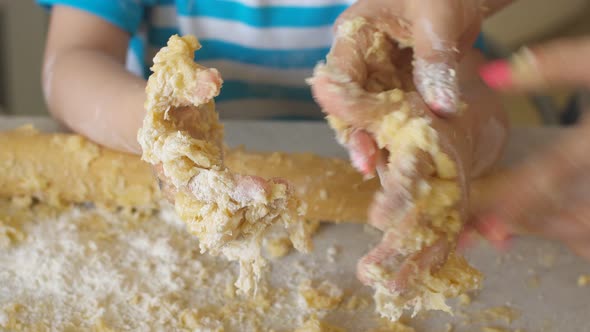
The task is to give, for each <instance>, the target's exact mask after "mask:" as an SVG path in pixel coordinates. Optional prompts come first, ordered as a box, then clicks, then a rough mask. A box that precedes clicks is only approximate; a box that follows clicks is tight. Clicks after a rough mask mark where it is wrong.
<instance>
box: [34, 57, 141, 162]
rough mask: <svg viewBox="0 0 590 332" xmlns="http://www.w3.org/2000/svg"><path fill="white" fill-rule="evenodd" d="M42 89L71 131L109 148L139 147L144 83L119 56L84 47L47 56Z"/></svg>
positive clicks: (131, 148) (57, 115)
mask: <svg viewBox="0 0 590 332" xmlns="http://www.w3.org/2000/svg"><path fill="white" fill-rule="evenodd" d="M43 88H44V92H45V97H46V100H47V103H48V105H49V109H50V111H51V113H52V114H53V115H54V116H55V117H57V118H58V119H59V120H61V121H62V122H64V123H65V124H66V125H67V126H68V127H70V128H71V129H72V130H74V131H76V132H78V133H80V134H82V135H84V136H87V137H88V138H90V139H91V140H93V141H95V142H97V143H99V144H102V145H105V146H107V147H110V148H114V149H117V150H122V151H126V152H133V153H139V152H140V151H141V150H140V148H139V144H138V143H137V139H136V135H137V130H138V129H139V127H140V126H141V121H142V119H143V115H144V110H143V102H144V88H145V81H144V80H142V79H140V78H138V77H136V76H134V75H133V74H131V73H129V72H127V71H126V70H125V67H124V64H123V63H121V62H120V61H118V60H117V59H114V58H113V57H111V56H109V55H106V54H103V53H100V52H96V51H95V50H92V49H85V48H82V47H81V48H73V49H71V50H67V51H61V52H59V53H57V54H49V55H48V57H47V59H46V61H45V66H44V70H43Z"/></svg>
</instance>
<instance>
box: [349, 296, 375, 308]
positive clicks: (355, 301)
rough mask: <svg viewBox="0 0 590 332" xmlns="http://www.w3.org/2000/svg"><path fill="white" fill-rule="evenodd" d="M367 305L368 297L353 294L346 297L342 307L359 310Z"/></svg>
mask: <svg viewBox="0 0 590 332" xmlns="http://www.w3.org/2000/svg"><path fill="white" fill-rule="evenodd" d="M368 305H369V301H368V299H366V298H363V297H359V296H356V295H353V296H351V297H350V298H349V299H348V301H347V302H346V304H345V305H344V308H345V309H346V310H348V311H359V310H363V309H365V308H366V307H367V306H368Z"/></svg>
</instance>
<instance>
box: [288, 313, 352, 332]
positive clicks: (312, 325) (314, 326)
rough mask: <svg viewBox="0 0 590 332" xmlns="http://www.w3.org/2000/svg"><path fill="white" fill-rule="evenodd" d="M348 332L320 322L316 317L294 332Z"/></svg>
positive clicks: (312, 317)
mask: <svg viewBox="0 0 590 332" xmlns="http://www.w3.org/2000/svg"><path fill="white" fill-rule="evenodd" d="M345 331H346V330H344V329H342V328H340V327H337V326H334V325H330V324H328V323H326V322H323V321H320V320H319V319H318V318H317V317H316V316H315V315H314V316H311V317H310V318H309V319H308V320H306V321H305V322H304V323H303V325H301V326H300V327H299V328H297V329H296V330H295V331H294V332H345Z"/></svg>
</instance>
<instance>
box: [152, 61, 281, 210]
mask: <svg viewBox="0 0 590 332" xmlns="http://www.w3.org/2000/svg"><path fill="white" fill-rule="evenodd" d="M222 82H223V80H222V79H221V76H220V74H219V72H218V71H217V70H216V69H213V68H207V69H205V68H203V69H201V70H199V72H198V73H197V75H196V82H195V86H196V89H194V91H193V93H194V95H193V96H191V97H190V98H189V99H190V100H187V101H184V102H183V101H181V102H180V104H181V105H184V106H180V107H171V108H170V110H169V111H168V117H169V118H170V119H173V121H174V123H175V125H176V126H177V128H178V129H179V130H184V131H186V132H188V133H189V134H190V136H191V137H192V138H194V139H199V140H201V139H202V140H206V141H208V142H210V143H212V144H213V145H214V146H215V149H216V150H217V151H219V153H220V158H223V149H224V147H223V141H222V138H221V136H216V135H212V134H211V133H212V132H213V131H208V130H204V129H208V128H209V127H210V125H212V124H213V123H212V121H213V119H212V118H211V117H214V116H216V115H215V114H214V113H211V112H203V111H202V110H201V111H200V110H199V107H201V106H203V107H206V106H207V104H208V103H210V102H211V101H212V100H213V98H214V97H216V96H217V95H218V94H219V92H220V90H221V85H222ZM191 103H192V104H191ZM215 121H216V120H215ZM221 160H222V159H221ZM153 169H154V173H155V174H156V176H157V177H158V184H159V186H160V189H161V190H162V192H163V193H164V196H165V197H166V198H167V199H168V200H169V201H171V202H174V195H175V194H176V192H177V191H178V189H179V188H176V187H175V186H174V185H173V184H172V183H171V182H170V178H169V177H167V176H166V175H165V172H164V169H163V167H162V164H161V163H160V164H157V165H154V166H153ZM229 176H231V178H232V181H231V183H230V184H229V185H230V187H231V188H228V190H227V191H228V192H229V196H230V198H231V199H232V200H234V201H236V202H243V203H244V204H251V203H254V202H255V201H256V197H257V196H258V197H266V196H267V195H268V193H269V190H271V188H270V186H269V185H268V182H267V181H266V180H264V179H263V178H261V177H257V176H250V175H242V174H233V173H230V174H229ZM202 180H203V178H202V177H194V178H192V179H191V180H190V181H189V182H188V184H187V185H186V186H185V187H183V188H180V189H183V190H186V191H189V192H191V193H192V194H193V195H194V196H196V197H199V200H201V201H206V202H215V201H216V199H218V197H216V194H217V193H215V192H210V191H207V190H204V186H206V185H207V183H206V181H202ZM270 181H271V182H272V183H283V184H285V185H286V186H287V185H288V184H287V183H286V182H285V181H283V180H281V179H271V180H270ZM225 184H226V185H228V183H225ZM205 193H207V195H205Z"/></svg>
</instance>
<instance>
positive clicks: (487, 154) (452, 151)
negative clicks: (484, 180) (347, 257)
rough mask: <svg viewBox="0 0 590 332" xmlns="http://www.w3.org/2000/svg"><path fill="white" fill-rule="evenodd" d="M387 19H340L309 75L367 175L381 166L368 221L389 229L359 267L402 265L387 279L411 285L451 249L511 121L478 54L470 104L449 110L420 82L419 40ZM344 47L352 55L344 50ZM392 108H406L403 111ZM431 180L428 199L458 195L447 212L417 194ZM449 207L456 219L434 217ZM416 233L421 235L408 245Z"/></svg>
mask: <svg viewBox="0 0 590 332" xmlns="http://www.w3.org/2000/svg"><path fill="white" fill-rule="evenodd" d="M345 18H346V16H345ZM389 21H395V20H393V19H391V20H389ZM380 28H381V26H379V25H378V26H375V25H373V24H371V22H370V21H368V20H367V19H364V18H362V17H361V18H355V19H349V20H346V19H342V21H340V22H339V25H338V32H337V41H336V43H335V45H334V47H333V49H332V51H331V53H330V54H329V56H328V58H327V63H326V64H325V65H320V66H318V68H317V69H316V72H315V74H314V77H313V79H311V80H310V82H311V84H312V90H313V93H314V96H315V98H316V100H317V101H318V102H319V103H320V104H321V106H322V108H323V110H324V111H325V112H326V113H327V114H328V115H329V120H331V122H332V125H333V126H334V127H340V128H343V129H344V130H337V132H338V133H339V135H338V136H339V140H340V142H341V143H342V144H344V145H345V146H347V147H348V148H349V150H350V151H351V158H352V160H353V164H355V166H356V167H357V168H359V169H360V170H361V171H362V172H363V173H365V174H370V173H372V172H373V170H376V171H377V173H378V174H379V176H380V179H381V183H382V186H383V189H382V191H381V192H380V193H379V194H378V195H377V196H376V198H375V201H374V203H373V205H372V207H371V209H370V211H369V222H370V223H371V224H372V225H374V226H375V227H377V228H379V229H381V230H383V231H384V232H385V234H384V237H383V240H382V241H381V243H380V244H379V245H378V246H377V247H376V248H375V249H373V250H372V251H371V252H370V253H369V254H367V255H366V256H365V257H364V258H363V259H362V260H361V261H360V262H359V265H358V276H359V278H360V279H361V281H363V282H364V283H366V284H369V285H373V286H374V284H375V283H376V282H380V283H382V282H383V281H382V280H377V279H376V278H374V276H373V275H372V273H371V271H370V267H371V266H375V265H376V264H377V265H381V266H390V267H391V268H390V270H394V271H396V273H395V275H394V276H392V277H391V278H389V279H388V280H387V281H386V283H387V284H386V285H383V286H384V287H386V288H388V289H390V290H391V291H395V292H398V293H399V292H404V291H408V292H411V289H410V288H409V287H407V285H408V282H409V279H410V277H412V276H415V275H417V274H418V273H419V272H420V271H422V270H427V271H435V270H436V268H438V267H440V266H441V265H442V264H443V263H444V262H445V260H446V257H447V255H448V253H449V251H451V250H453V249H454V246H455V242H456V238H457V236H458V234H459V232H460V230H461V228H462V225H463V224H462V222H463V220H464V217H465V215H466V211H467V205H468V197H467V194H466V193H467V192H468V186H469V179H470V178H471V177H474V176H477V175H479V174H481V173H483V172H485V171H486V170H488V169H489V168H490V167H491V166H492V165H493V164H494V163H495V162H496V160H497V159H498V158H499V156H500V154H501V151H502V148H503V146H504V143H505V140H506V138H507V123H506V119H505V115H504V114H503V112H502V110H501V107H500V105H499V103H498V102H497V101H496V100H495V98H494V95H493V94H492V93H491V92H490V90H488V89H486V88H485V86H484V85H483V84H482V82H481V81H480V80H479V78H478V76H477V67H478V66H479V65H480V64H482V63H483V57H482V56H481V55H479V54H476V52H475V51H466V52H465V54H464V58H463V60H462V61H461V63H460V64H459V65H458V67H457V72H456V79H457V81H458V84H459V87H460V89H461V90H462V93H463V96H462V99H463V101H464V102H465V104H466V106H464V109H463V110H462V112H461V114H460V115H459V116H454V117H450V118H447V119H443V118H441V117H439V116H438V114H437V113H435V112H434V111H432V110H431V109H430V108H429V107H428V106H427V105H426V103H425V102H424V100H423V99H422V95H420V93H419V92H418V91H417V89H416V86H415V84H414V82H415V77H416V76H415V74H414V73H413V72H412V70H413V66H412V61H413V60H412V59H413V58H414V54H413V52H412V49H410V48H400V47H399V45H398V43H397V42H396V41H395V39H396V38H402V39H403V37H404V36H406V35H403V31H404V30H403V29H402V26H395V27H387V29H390V30H389V31H386V32H384V31H382V30H381V29H380ZM395 28H397V29H398V30H395ZM400 29H401V30H400ZM392 31H393V32H392ZM396 33H397V34H396ZM400 33H402V37H398V34H400ZM341 52H348V54H349V55H350V56H348V57H343V56H340V54H341ZM396 89H397V90H398V91H399V90H401V91H403V92H404V93H403V94H401V95H400V94H398V93H396V92H395V90H396ZM418 90H419V89H418ZM395 114H400V117H399V119H395V118H396V115H395ZM385 118H388V119H390V120H392V119H394V120H395V121H398V122H399V123H401V124H400V125H399V126H393V128H391V130H389V132H388V130H387V129H385V130H384V129H383V127H382V126H383V123H384V122H386V121H385V120H384V119H385ZM335 122H336V123H335ZM386 135H390V136H391V138H392V139H389V143H386V144H383V142H385V141H387V138H385V137H380V136H386ZM396 135H397V136H396ZM424 135H425V136H426V137H427V138H426V139H425V138H424ZM379 141H381V143H380V142H379ZM409 146H412V147H413V149H409ZM434 146H436V148H433V147H434ZM406 148H408V149H409V150H408V149H406ZM404 149H406V150H404ZM400 152H402V153H400ZM406 152H409V154H408V153H406ZM408 156H409V158H408ZM412 158H413V159H412ZM445 158H446V159H445ZM359 159H360V160H361V162H359V161H358V160H359ZM445 164H447V165H445ZM451 165H452V166H451ZM409 166H412V167H409ZM447 166H448V167H447ZM426 186H432V187H433V188H437V189H436V190H434V191H433V192H432V193H431V195H434V196H431V197H430V198H424V199H431V200H434V201H437V197H436V195H438V194H440V195H443V196H444V197H451V196H452V197H453V201H452V202H446V203H441V204H443V205H444V204H446V205H444V206H442V205H441V206H440V207H439V208H440V211H434V210H432V211H425V210H424V209H425V205H424V204H426V203H427V202H426V201H423V202H416V201H415V198H416V197H418V196H420V192H421V191H423V189H424V188H425V187H426ZM444 191H448V193H444ZM443 196H441V197H443ZM439 201H441V200H439ZM443 201H444V200H443ZM447 203H448V204H447ZM443 210H444V211H443ZM451 211H457V214H458V215H456V216H453V220H454V221H453V222H448V223H447V224H445V223H446V222H444V221H442V222H441V221H440V220H439V221H436V222H433V220H434V218H435V217H437V216H436V215H435V214H437V213H439V212H440V213H439V214H441V213H442V214H445V213H451ZM451 214H452V213H451ZM437 218H438V217H437ZM434 224H436V225H434ZM451 224H452V225H451ZM424 234H426V236H425V237H424V238H420V236H422V235H424ZM418 235H419V236H418ZM413 239H416V243H414V244H409V243H408V240H409V241H412V240H413ZM408 248H410V249H408ZM407 295H408V297H411V296H412V295H411V294H407Z"/></svg>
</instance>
